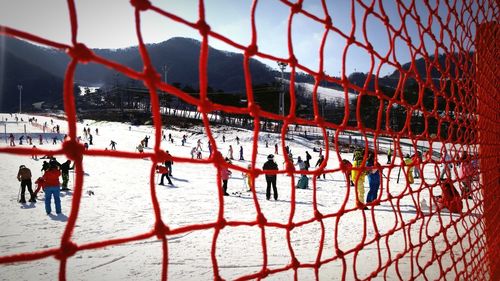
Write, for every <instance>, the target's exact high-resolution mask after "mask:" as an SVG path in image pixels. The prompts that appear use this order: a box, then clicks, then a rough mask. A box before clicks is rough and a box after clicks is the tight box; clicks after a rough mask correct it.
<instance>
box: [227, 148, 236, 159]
mask: <svg viewBox="0 0 500 281" xmlns="http://www.w3.org/2000/svg"><path fill="white" fill-rule="evenodd" d="M227 153H228V155H229V159H231V160H234V157H233V146H232V145H229V151H228V152H227Z"/></svg>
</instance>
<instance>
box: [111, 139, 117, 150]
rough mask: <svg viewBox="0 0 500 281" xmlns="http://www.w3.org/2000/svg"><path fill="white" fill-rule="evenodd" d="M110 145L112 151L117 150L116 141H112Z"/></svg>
mask: <svg viewBox="0 0 500 281" xmlns="http://www.w3.org/2000/svg"><path fill="white" fill-rule="evenodd" d="M109 145H110V146H111V150H116V142H115V141H114V140H111V143H110V144H109Z"/></svg>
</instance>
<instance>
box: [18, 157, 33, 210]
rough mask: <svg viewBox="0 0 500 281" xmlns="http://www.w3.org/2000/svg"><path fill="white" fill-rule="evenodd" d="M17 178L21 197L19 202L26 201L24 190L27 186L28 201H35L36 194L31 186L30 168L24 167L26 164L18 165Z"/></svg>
mask: <svg viewBox="0 0 500 281" xmlns="http://www.w3.org/2000/svg"><path fill="white" fill-rule="evenodd" d="M17 180H19V182H21V198H20V200H19V203H23V204H24V203H26V199H25V197H24V193H25V192H26V187H28V192H29V193H30V200H29V201H30V202H36V199H35V198H36V196H35V194H34V193H33V189H32V188H31V170H30V169H28V168H26V166H24V165H21V166H19V171H18V172H17Z"/></svg>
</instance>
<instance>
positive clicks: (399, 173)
mask: <svg viewBox="0 0 500 281" xmlns="http://www.w3.org/2000/svg"><path fill="white" fill-rule="evenodd" d="M400 175H401V166H399V172H398V180H397V181H396V183H399V176H400Z"/></svg>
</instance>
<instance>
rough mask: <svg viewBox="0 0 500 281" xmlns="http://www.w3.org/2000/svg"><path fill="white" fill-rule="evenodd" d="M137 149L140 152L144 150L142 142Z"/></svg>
mask: <svg viewBox="0 0 500 281" xmlns="http://www.w3.org/2000/svg"><path fill="white" fill-rule="evenodd" d="M135 149H137V151H139V153H143V152H144V147H143V146H142V143H140V144H139V145H138V146H137V147H136V148H135Z"/></svg>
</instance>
